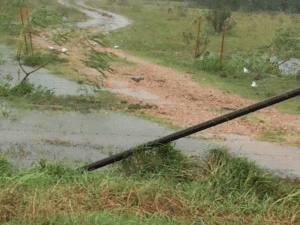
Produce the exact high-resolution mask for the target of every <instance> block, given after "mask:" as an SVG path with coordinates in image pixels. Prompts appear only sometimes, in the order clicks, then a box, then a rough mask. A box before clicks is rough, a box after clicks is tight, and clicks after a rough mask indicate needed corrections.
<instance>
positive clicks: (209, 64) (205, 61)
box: [194, 52, 220, 72]
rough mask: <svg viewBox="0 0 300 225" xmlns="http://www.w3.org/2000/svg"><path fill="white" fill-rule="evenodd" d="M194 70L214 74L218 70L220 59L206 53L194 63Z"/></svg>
mask: <svg viewBox="0 0 300 225" xmlns="http://www.w3.org/2000/svg"><path fill="white" fill-rule="evenodd" d="M194 68H195V69H197V70H203V71H206V72H216V71H218V70H219V69H220V57H219V56H218V55H216V54H210V53H209V52H206V53H204V54H203V56H201V57H199V58H197V59H196V60H195V61H194Z"/></svg>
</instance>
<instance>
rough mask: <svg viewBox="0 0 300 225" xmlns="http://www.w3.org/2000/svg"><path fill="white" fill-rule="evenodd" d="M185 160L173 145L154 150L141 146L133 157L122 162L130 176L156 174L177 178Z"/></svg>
mask: <svg viewBox="0 0 300 225" xmlns="http://www.w3.org/2000/svg"><path fill="white" fill-rule="evenodd" d="M184 159H185V156H184V155H183V154H182V153H181V152H180V150H177V149H175V148H174V145H173V144H165V145H161V146H158V147H154V148H147V147H145V145H139V146H137V147H136V149H135V152H134V153H133V155H132V156H130V157H129V158H127V159H124V160H122V162H121V165H122V168H123V170H124V171H125V172H126V173H127V174H129V175H137V176H140V177H147V176H153V175H155V174H156V175H161V176H163V175H166V176H174V177H176V176H178V175H179V174H180V171H181V169H182V165H183V164H182V162H183V161H184Z"/></svg>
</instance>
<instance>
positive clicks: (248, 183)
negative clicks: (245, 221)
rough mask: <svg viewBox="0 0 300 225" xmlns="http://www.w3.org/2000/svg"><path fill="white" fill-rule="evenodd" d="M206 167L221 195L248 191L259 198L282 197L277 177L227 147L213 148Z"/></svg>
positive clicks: (213, 184) (216, 189)
mask: <svg viewBox="0 0 300 225" xmlns="http://www.w3.org/2000/svg"><path fill="white" fill-rule="evenodd" d="M204 168H205V170H204V171H206V172H205V173H206V176H208V177H210V179H211V182H212V187H213V188H214V189H215V191H217V193H218V194H219V195H222V196H225V195H228V196H230V195H232V194H233V193H247V194H248V195H252V194H255V195H256V196H257V197H258V198H259V199H263V198H264V197H265V196H268V197H281V194H282V193H281V191H280V188H279V187H280V185H279V182H277V181H276V178H275V177H272V176H270V175H267V174H266V172H265V171H264V170H263V169H260V168H259V167H258V166H256V165H255V163H254V162H249V161H248V160H247V159H246V158H241V157H236V156H234V155H232V154H230V153H228V150H227V149H211V150H210V151H209V154H208V156H207V161H206V166H204Z"/></svg>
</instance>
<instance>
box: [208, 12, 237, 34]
mask: <svg viewBox="0 0 300 225" xmlns="http://www.w3.org/2000/svg"><path fill="white" fill-rule="evenodd" d="M230 16H231V10H230V9H228V8H226V7H221V8H214V9H210V10H209V12H208V13H207V15H206V20H207V21H208V22H209V23H210V24H211V25H212V27H213V29H214V31H216V32H221V31H222V30H223V24H224V21H225V20H228V19H229V18H230ZM227 22H228V21H227Z"/></svg>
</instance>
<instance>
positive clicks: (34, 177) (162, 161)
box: [0, 144, 300, 224]
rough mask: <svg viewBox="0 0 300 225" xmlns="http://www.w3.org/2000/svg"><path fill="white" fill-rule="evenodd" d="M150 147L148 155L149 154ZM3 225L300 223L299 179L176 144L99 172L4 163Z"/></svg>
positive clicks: (221, 152) (0, 186)
mask: <svg viewBox="0 0 300 225" xmlns="http://www.w3.org/2000/svg"><path fill="white" fill-rule="evenodd" d="M144 150H146V151H144ZM0 179H1V182H0V206H1V207H0V215H1V216H0V222H1V223H2V224H83V223H84V224H95V223H98V222H99V221H100V220H101V223H102V224H103V223H105V224H117V223H118V222H119V224H128V223H129V224H201V223H202V224H258V223H259V224H298V223H299V222H300V215H299V213H298V212H299V210H300V209H299V205H300V204H299V195H300V185H299V181H296V180H294V181H293V182H291V181H290V180H287V179H278V178H276V177H274V176H272V175H271V174H270V173H268V172H266V171H264V170H262V169H260V168H258V167H257V166H256V165H255V164H254V163H253V162H249V161H248V160H247V159H245V158H240V157H236V156H234V155H232V154H230V153H228V151H227V150H226V149H211V150H209V152H208V154H207V156H206V157H204V158H203V159H202V160H195V159H194V158H191V157H187V156H185V155H183V154H182V153H181V152H180V151H179V150H176V149H175V148H174V146H173V145H172V144H169V145H164V146H161V147H157V148H155V149H145V148H144V146H143V145H140V146H137V148H136V151H135V154H134V155H133V156H132V157H130V158H128V159H126V160H123V161H122V162H119V163H117V164H115V165H111V166H109V168H107V169H100V170H97V171H94V172H85V171H81V170H76V169H75V167H74V164H73V165H71V164H68V162H67V161H60V162H56V163H54V162H48V161H45V160H44V161H41V162H40V164H39V165H37V166H35V167H31V168H27V169H18V168H16V167H14V166H13V165H12V164H10V163H9V162H8V161H7V160H6V159H5V158H3V157H1V160H0Z"/></svg>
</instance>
